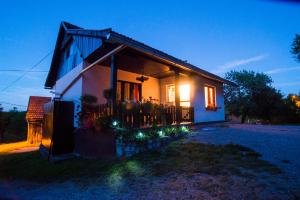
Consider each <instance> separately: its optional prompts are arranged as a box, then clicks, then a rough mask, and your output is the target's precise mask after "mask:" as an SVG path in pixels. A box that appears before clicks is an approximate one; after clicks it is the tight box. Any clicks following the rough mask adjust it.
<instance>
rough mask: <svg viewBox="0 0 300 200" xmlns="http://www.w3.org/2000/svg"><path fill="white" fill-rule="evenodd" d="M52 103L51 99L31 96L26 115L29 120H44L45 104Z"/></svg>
mask: <svg viewBox="0 0 300 200" xmlns="http://www.w3.org/2000/svg"><path fill="white" fill-rule="evenodd" d="M50 101H51V97H40V96H30V97H29V103H28V108H27V113H26V119H27V120H42V119H43V117H44V104H45V103H48V102H50Z"/></svg>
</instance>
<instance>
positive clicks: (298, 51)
mask: <svg viewBox="0 0 300 200" xmlns="http://www.w3.org/2000/svg"><path fill="white" fill-rule="evenodd" d="M291 52H292V54H294V55H295V57H296V60H298V61H299V62H300V35H299V34H296V36H295V38H294V41H293V43H292V49H291Z"/></svg>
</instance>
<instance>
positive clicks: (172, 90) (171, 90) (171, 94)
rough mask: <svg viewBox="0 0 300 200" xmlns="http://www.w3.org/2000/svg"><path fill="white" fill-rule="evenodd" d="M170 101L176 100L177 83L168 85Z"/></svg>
mask: <svg viewBox="0 0 300 200" xmlns="http://www.w3.org/2000/svg"><path fill="white" fill-rule="evenodd" d="M167 95H168V96H167V98H168V102H175V85H168V86H167Z"/></svg>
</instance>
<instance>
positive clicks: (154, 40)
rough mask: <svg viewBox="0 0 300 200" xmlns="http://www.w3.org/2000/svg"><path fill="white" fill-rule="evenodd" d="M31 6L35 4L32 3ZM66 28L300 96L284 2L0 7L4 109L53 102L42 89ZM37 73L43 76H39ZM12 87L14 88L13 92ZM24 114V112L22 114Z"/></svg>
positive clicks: (298, 13) (294, 17) (293, 26)
mask: <svg viewBox="0 0 300 200" xmlns="http://www.w3.org/2000/svg"><path fill="white" fill-rule="evenodd" d="M29 2H30V3H29ZM61 21H67V22H70V23H72V24H75V25H78V26H80V27H83V28H89V29H104V28H109V27H111V28H112V29H113V30H115V31H117V32H119V33H122V34H124V35H127V36H129V37H132V38H134V39H136V40H138V41H140V42H143V43H146V44H148V45H150V46H152V47H154V48H157V49H159V50H162V51H164V52H167V53H168V54H171V55H173V56H175V57H178V58H180V59H183V60H187V61H188V62H190V63H192V64H194V65H196V66H198V67H200V68H203V69H205V70H207V71H210V72H213V73H216V74H218V75H220V76H224V73H226V72H227V71H230V70H241V69H246V70H254V71H257V72H265V73H267V74H269V75H270V76H271V77H272V79H273V81H274V83H273V85H274V86H275V87H276V88H277V89H280V90H281V91H282V92H283V93H284V94H288V93H299V92H300V76H299V74H300V63H299V62H297V61H296V60H295V59H294V58H293V56H292V54H291V53H290V49H291V43H292V41H293V38H294V37H295V34H296V33H298V34H300V4H296V3H282V2H281V1H262V0H261V1H258V0H242V1H241V0H238V1H225V0H224V1H188V0H186V1H175V0H170V1H162V0H160V1H153V0H152V1H130V0H127V1H75V0H74V1H13V0H8V1H3V0H2V1H1V7H0V27H1V29H0V76H1V78H0V104H2V106H4V107H5V108H6V109H9V108H12V105H10V104H6V103H12V104H18V105H24V106H26V105H27V103H28V97H29V96H30V95H42V96H49V95H50V93H49V90H44V89H43V88H44V82H45V79H46V75H47V71H48V70H49V67H50V61H51V57H52V54H51V55H50V56H48V57H47V59H46V60H45V61H43V62H42V63H40V64H39V65H38V66H37V67H35V68H34V69H33V70H34V71H35V72H28V73H27V74H25V75H24V77H23V78H21V79H20V80H18V81H15V80H16V79H18V78H19V77H21V76H22V74H24V71H7V70H29V69H31V68H32V66H33V65H34V64H36V63H37V62H38V61H39V60H40V59H41V58H43V57H44V56H45V55H47V54H48V53H49V52H51V51H52V50H53V49H54V46H55V41H56V37H57V34H58V28H59V25H60V22H61ZM36 71H38V72H36ZM8 86H9V87H8ZM17 107H18V108H19V109H22V110H24V109H26V107H21V106H17Z"/></svg>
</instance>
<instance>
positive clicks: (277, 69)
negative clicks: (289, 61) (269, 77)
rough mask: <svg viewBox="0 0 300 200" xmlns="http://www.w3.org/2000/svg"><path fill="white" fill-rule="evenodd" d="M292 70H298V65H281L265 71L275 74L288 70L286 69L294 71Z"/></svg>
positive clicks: (299, 68)
mask: <svg viewBox="0 0 300 200" xmlns="http://www.w3.org/2000/svg"><path fill="white" fill-rule="evenodd" d="M294 70H300V66H298V67H282V68H274V69H271V70H269V71H266V72H265V73H266V74H277V73H282V72H288V71H294Z"/></svg>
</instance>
